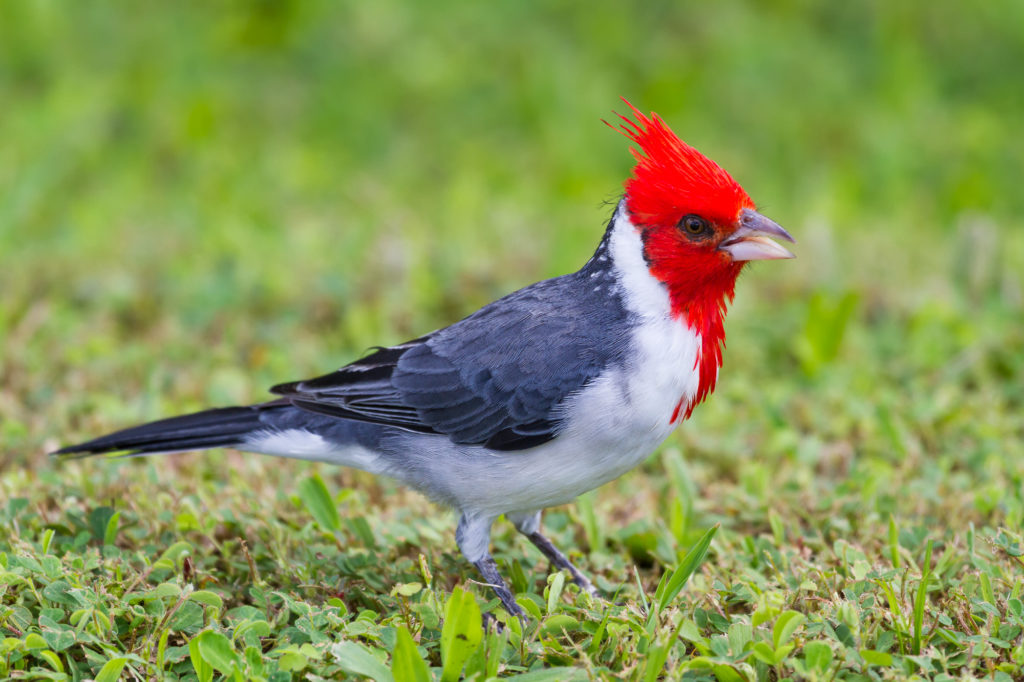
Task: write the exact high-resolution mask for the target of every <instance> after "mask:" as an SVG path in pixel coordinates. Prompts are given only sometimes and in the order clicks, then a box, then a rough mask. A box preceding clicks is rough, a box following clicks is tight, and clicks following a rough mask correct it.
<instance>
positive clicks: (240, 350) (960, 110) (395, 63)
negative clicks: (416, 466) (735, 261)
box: [0, 1, 1024, 681]
mask: <svg viewBox="0 0 1024 682" xmlns="http://www.w3.org/2000/svg"><path fill="white" fill-rule="evenodd" d="M620 5H622V3H611V2H608V3H604V2H599V3H588V4H587V5H585V6H584V5H580V6H579V7H572V6H568V5H566V6H548V5H540V4H533V3H479V4H477V5H468V4H467V5H463V4H461V3H455V2H447V1H446V2H435V3H430V4H427V3H423V4H422V6H420V5H418V4H413V3H408V4H406V3H398V2H375V3H328V2H310V3H287V2H283V3H262V2H239V3H235V4H233V5H231V6H230V7H229V8H225V7H221V8H216V7H214V6H208V5H205V4H198V3H196V4H168V3H149V4H145V3H143V4H142V5H139V6H138V7H137V8H136V10H135V14H134V15H133V16H131V17H127V16H122V15H120V14H119V13H118V12H117V11H116V9H115V8H113V7H110V6H95V5H87V4H84V3H76V4H63V5H59V4H56V3H43V2H39V3H29V2H24V3H11V4H8V5H5V15H6V16H5V20H4V21H3V22H0V101H3V102H4V106H3V113H2V114H0V265H2V267H0V352H2V357H3V361H2V362H0V467H2V472H0V678H15V679H17V678H25V679H28V678H30V679H58V680H63V679H76V680H77V679H88V678H94V679H98V680H114V679H119V678H123V679H166V680H175V679H200V680H209V679H266V680H285V679H344V678H354V679H361V678H370V679H375V680H390V679H395V680H431V679H441V680H455V679H459V678H460V677H465V678H467V679H478V680H482V679H487V678H491V677H510V678H518V679H522V680H547V679H551V680H561V679H635V680H654V679H688V680H711V679H716V680H728V681H731V680H776V679H784V678H790V679H809V680H889V679H935V680H942V679H947V680H951V679H958V680H959V679H994V680H1015V679H1022V674H1021V667H1022V666H1024V634H1022V630H1024V605H1022V604H1024V594H1022V592H1024V587H1022V585H1024V579H1022V576H1024V544H1022V537H1021V523H1022V521H1024V493H1022V490H1024V445H1022V443H1024V417H1022V407H1024V324H1022V319H1024V288H1022V276H1021V275H1020V273H1021V272H1022V271H1024V231H1022V229H1021V228H1022V219H1021V216H1022V215H1024V199H1022V194H1021V192H1020V190H1019V183H1020V177H1021V171H1022V169H1024V141H1022V139H1021V136H1020V135H1019V130H1018V129H1019V121H1020V120H1021V119H1022V116H1024V99H1022V96H1021V89H1020V88H1019V85H1018V83H1017V80H1019V79H1018V78H1017V77H1016V71H1015V69H1016V65H1018V64H1020V63H1024V34H1022V33H1021V31H1020V29H1019V27H1020V26H1022V25H1024V16H1022V11H1024V9H1022V8H1024V6H1022V5H1021V4H1020V3H1012V2H995V3H987V4H985V5H984V6H980V7H970V8H969V7H967V6H966V5H964V6H959V5H955V4H953V3H932V4H929V5H924V4H921V5H920V6H918V7H904V6H897V5H898V4H897V3H894V4H893V5H892V6H891V7H889V6H883V5H882V4H877V5H866V4H865V5H863V6H861V5H858V4H856V3H843V4H839V3H827V4H826V3H822V4H820V6H819V4H818V3H809V2H791V3H783V4H779V5H778V6H776V7H774V8H767V7H762V8H755V7H752V6H747V5H745V4H742V3H733V2H726V3H718V4H715V5H714V6H710V5H709V6H708V7H704V8H699V9H698V8H694V9H685V8H681V7H675V6H673V5H661V4H658V3H654V4H647V5H645V6H644V7H642V8H630V7H626V6H624V5H622V6H620ZM620 95H624V96H627V97H629V98H630V99H631V100H632V101H633V102H634V103H636V104H638V105H639V106H641V108H644V109H648V110H650V109H653V110H657V111H659V112H660V113H662V114H663V115H664V116H665V117H666V118H667V119H668V120H669V121H670V122H671V124H672V126H673V127H674V128H675V129H676V130H677V131H678V132H679V133H680V134H681V135H682V136H683V137H685V138H686V139H687V140H688V141H690V142H691V143H693V144H695V145H696V146H697V147H698V148H700V149H702V150H704V151H706V152H707V153H709V154H710V155H711V156H712V157H714V158H716V159H717V160H719V161H720V162H721V163H722V165H723V166H725V167H726V168H729V169H730V170H731V171H732V172H733V173H734V174H735V175H736V177H737V179H738V180H739V181H740V182H741V183H742V184H743V185H744V187H746V188H747V189H748V190H749V191H750V193H751V194H752V196H754V198H755V199H756V200H758V201H759V202H762V204H763V205H764V206H765V207H766V210H767V212H768V213H769V214H770V215H771V216H772V217H773V218H775V219H777V220H778V221H779V222H780V223H782V224H783V225H785V226H786V227H787V228H788V229H790V231H791V232H792V233H793V234H794V235H795V236H796V237H797V238H798V239H799V240H800V243H799V244H798V245H797V247H796V248H795V249H794V250H795V251H797V253H798V259H797V260H795V261H792V262H787V263H785V264H784V267H780V266H778V264H776V265H775V266H774V267H771V268H768V267H763V268H756V267H755V268H751V270H750V272H748V273H746V274H745V276H744V277H742V278H741V280H740V282H739V294H738V300H737V303H736V305H735V306H734V308H733V310H732V312H731V313H730V316H729V318H728V319H727V322H726V324H727V330H728V338H729V346H728V348H727V349H726V353H725V364H724V367H723V371H722V375H721V378H720V381H719V384H718V389H717V391H716V394H715V395H714V396H713V397H712V399H711V400H710V401H709V402H708V403H707V404H705V405H702V406H701V407H700V408H699V409H697V410H696V411H695V412H694V416H693V418H692V419H691V420H690V421H689V422H687V423H686V424H685V425H684V426H683V427H682V428H681V429H680V430H678V431H677V432H676V434H674V435H673V436H672V438H670V440H669V441H668V442H667V443H666V444H665V446H664V447H663V448H662V449H661V450H660V451H659V452H658V453H656V454H655V455H654V456H652V458H651V459H650V460H649V461H648V462H647V463H645V465H643V466H642V467H641V468H640V469H639V470H637V471H635V472H633V473H631V474H629V475H627V476H625V477H624V478H622V479H620V480H618V481H616V482H614V483H612V484H609V485H608V486H606V487H604V488H602V489H600V490H598V491H595V492H594V493H591V494H589V495H587V496H586V497H584V498H582V499H581V500H580V501H579V502H578V503H577V504H575V505H570V506H567V507H562V508H558V509H554V510H551V511H550V512H549V513H548V514H547V515H546V517H545V527H546V528H547V530H548V531H549V533H550V534H551V536H552V539H553V540H554V541H555V542H556V544H558V545H559V546H561V547H564V548H569V547H574V548H575V550H574V551H573V552H572V554H573V559H574V560H575V561H576V562H577V564H578V565H580V566H581V568H583V569H585V570H586V571H587V572H588V573H589V574H590V575H591V576H593V577H594V579H595V582H596V583H597V585H598V586H599V587H600V588H601V589H602V590H603V591H604V592H605V594H607V595H608V600H607V601H596V600H593V599H591V598H590V597H588V596H587V595H583V594H580V593H579V592H578V590H577V589H576V588H575V586H573V585H572V584H571V583H570V582H568V581H567V580H566V576H564V575H563V574H558V573H554V574H552V573H549V569H548V566H547V564H546V562H545V561H544V560H543V559H542V557H541V556H540V554H539V553H538V552H537V551H535V550H534V549H533V548H532V547H530V546H529V545H528V543H526V542H524V540H523V539H521V538H520V537H517V535H516V533H515V532H514V531H513V530H512V529H511V527H510V526H503V525H501V524H500V523H499V524H498V525H497V526H496V532H495V547H494V549H495V555H496V557H497V558H498V560H499V563H501V564H503V565H502V572H503V574H504V575H506V576H510V577H511V579H512V583H513V587H514V589H515V591H516V592H517V594H518V595H519V601H520V603H521V604H522V605H523V606H524V608H525V609H527V610H528V611H529V613H530V614H531V618H530V619H529V620H528V621H527V622H526V623H524V624H519V623H517V622H513V623H511V624H510V625H509V627H508V628H507V629H506V630H505V631H504V632H501V633H496V632H484V631H483V629H482V628H481V627H480V626H479V623H480V622H481V613H482V612H486V611H490V610H493V609H494V608H495V600H493V599H492V598H491V594H490V592H489V591H488V590H487V589H486V588H485V587H483V586H480V585H478V584H477V583H476V582H475V580H476V574H475V573H474V571H473V570H472V567H470V566H469V565H468V564H466V563H465V562H463V561H462V560H461V559H460V558H459V556H458V553H457V550H456V548H455V544H454V538H453V519H452V518H451V516H450V515H449V514H448V513H446V512H444V511H443V510H439V509H437V508H435V507H433V506H431V505H430V504H429V503H427V502H426V501H425V500H423V499H422V498H420V497H419V496H417V495H415V494H413V493H409V492H407V491H404V490H402V489H401V488H398V487H397V486H395V485H393V484H391V483H389V482H387V481H383V480H378V479H375V478H373V477H371V476H368V475H365V474H362V473H359V472H353V471H347V470H340V469H336V468H331V467H326V466H317V465H311V464H308V463H300V462H286V461H281V460H272V459H266V458H260V457H258V456H254V455H243V454H239V453H236V452H232V451H219V452H213V453H207V454H191V455H176V456H170V457H159V458H150V459H136V460H114V461H109V460H108V461H104V460H89V461H84V462H75V463H70V464H67V465H63V466H59V467H58V466H56V465H55V464H54V463H52V462H51V461H49V459H48V458H47V457H46V455H45V453H46V452H47V451H49V450H52V449H54V448H55V447H57V446H58V445H60V444H62V443H67V442H72V441H75V440H80V439H83V438H86V437H89V436H92V435H96V434H100V433H103V432H106V431H108V430H110V429H113V428H117V427H121V426H126V425H129V424H132V423H137V422H141V421H145V420H149V419H154V418H158V417H160V416H165V415H170V414H178V413H181V412H184V411H187V410H192V409H199V408H201V407H204V406H208V405H217V404H232V403H239V402H245V401H254V400H259V399H261V398H262V397H263V396H264V395H265V393H264V391H265V388H266V387H268V386H270V385H272V384H273V383H275V382H277V381H281V380H285V379H290V378H295V377H300V376H312V375H313V374H315V373H318V372H322V371H325V370H328V369H330V368H332V367H333V366H336V365H341V364H342V363H344V362H347V361H349V360H351V359H353V358H355V357H357V356H358V355H359V354H360V353H362V352H364V351H365V349H366V348H368V347H369V346H371V345H374V344H386V343H392V342H398V341H401V340H403V339H405V338H409V337H411V336H412V335H415V334H417V333H420V332H422V331H424V330H427V329H432V328H436V327H438V326H440V325H442V324H445V323H448V322H450V321H452V320H455V319H457V318H458V317H460V316H462V315H464V314H466V313H468V312H470V311H472V310H474V309H476V308H477V307H478V306H479V305H481V304H483V303H486V302H487V301H489V300H492V299H493V298H495V297H497V296H499V295H501V294H503V293H505V292H507V291H510V290H512V289H513V288H516V287H518V286H521V285H523V284H525V283H528V282H531V281H534V280H536V279H538V278H541V277H544V276H549V275H554V274H558V273H561V272H566V271H568V270H571V269H574V268H576V267H578V266H579V265H580V264H581V263H582V262H583V261H584V260H585V259H586V258H587V257H588V256H589V254H590V253H591V251H592V249H593V246H594V245H595V244H596V242H597V240H598V239H599V237H600V234H601V229H602V221H604V220H605V219H606V218H607V215H608V213H609V211H610V206H608V205H606V204H604V203H602V201H604V200H614V198H615V197H616V193H617V191H618V188H619V183H620V182H621V180H622V179H623V177H624V176H625V173H626V172H627V171H628V168H629V165H630V159H629V157H628V155H627V153H626V151H625V145H624V141H623V140H622V139H621V137H619V136H617V135H615V134H614V133H612V132H611V131H609V130H607V129H605V128H604V126H603V125H602V124H601V123H600V118H601V117H608V116H609V115H610V110H611V109H613V108H615V107H616V106H618V104H617V99H616V98H617V97H618V96H620ZM701 559H703V560H702V561H701Z"/></svg>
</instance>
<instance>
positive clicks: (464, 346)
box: [271, 271, 629, 450]
mask: <svg viewBox="0 0 1024 682" xmlns="http://www.w3.org/2000/svg"><path fill="white" fill-rule="evenodd" d="M602 274H603V273H602ZM592 283H593V279H592V278H591V277H590V276H589V275H588V274H587V273H586V271H581V272H580V273H575V274H573V275H566V276H564V277H559V278H556V279H553V280H547V281H545V282H540V283H538V284H535V285H533V286H532V287H527V288H526V289H523V290H520V291H518V292H515V293H514V294H510V295H509V296H506V297H505V298H504V299H501V300H500V301H497V302H495V303H492V304H491V305H489V306H486V307H484V308H482V309H480V310H479V311H477V312H476V313H474V314H473V315H471V316H469V317H467V318H466V319H464V320H462V321H460V322H457V323H455V324H453V325H452V326H450V327H447V328H445V329H441V330H439V331H436V332H434V333H432V334H429V335H427V336H424V337H421V338H418V339H414V340H413V341H409V342H407V343H403V344H401V345H398V346H393V347H388V348H378V349H376V350H375V352H373V353H371V354H369V355H367V356H366V357H363V358H360V359H359V360H356V361H355V362H353V363H352V364H350V365H347V366H345V367H342V368H341V369H339V370H337V371H336V372H332V373H330V374H326V375H324V376H321V377H317V378H314V379H309V380H306V381H298V382H293V383H289V384H281V385H279V386H275V387H274V388H273V389H271V390H272V391H273V392H274V393H278V394H280V395H282V396H283V397H284V399H285V400H287V401H289V402H290V403H291V404H293V405H295V406H296V407H299V408H302V409H305V410H309V411H311V412H317V413H319V414H327V415H332V416H336V417H341V418H344V419H356V420H360V421H366V422H372V423H376V424H383V425H387V426H393V427H397V428H401V429H406V430H410V431H416V432H420V433H436V434H443V435H446V436H448V438H450V439H451V440H452V441H453V442H455V443H459V444H472V445H484V446H486V447H489V448H491V449H494V450H520V449H525V448H530V447H535V446H537V445H540V444H542V443H545V442H547V441H549V440H551V439H552V438H554V437H555V435H557V433H558V430H559V427H560V415H559V414H558V406H559V405H560V404H562V402H563V401H564V400H565V399H566V397H568V396H569V395H571V394H572V393H574V392H575V391H578V390H579V389H581V388H582V387H583V386H585V385H586V384H587V383H588V382H590V381H592V380H593V379H594V378H596V377H597V376H598V375H599V374H600V373H601V372H602V371H604V370H605V369H607V367H608V366H609V364H611V363H615V362H621V361H622V358H623V357H624V354H625V347H626V343H627V339H628V336H629V335H628V334H627V333H625V331H626V329H627V323H626V316H625V311H624V308H623V306H622V302H621V300H620V299H619V298H618V297H617V296H614V295H613V296H609V295H607V294H605V295H604V296H598V295H596V294H592V293H591V292H592V290H593V287H592V286H591V284H592Z"/></svg>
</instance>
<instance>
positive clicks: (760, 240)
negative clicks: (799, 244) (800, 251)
mask: <svg viewBox="0 0 1024 682" xmlns="http://www.w3.org/2000/svg"><path fill="white" fill-rule="evenodd" d="M772 237H776V238H778V239H785V240H786V241H787V242H792V243H794V244H795V243H796V240H795V239H793V237H791V236H790V234H789V232H786V230H784V229H783V228H782V226H781V225H778V224H777V223H775V222H774V221H771V220H769V219H768V218H765V217H764V216H763V215H761V214H760V213H758V212H757V211H754V210H752V209H749V208H745V209H743V210H742V211H741V212H740V226H739V229H737V230H736V231H735V232H733V233H732V234H731V235H729V237H728V238H727V239H726V240H725V241H723V242H722V243H721V244H719V246H718V248H719V249H720V250H722V251H725V252H726V253H728V254H729V255H730V256H732V259H733V260H734V261H745V260H774V259H777V258H796V256H794V255H793V254H792V253H790V251H789V249H787V248H785V247H783V246H780V245H779V244H777V243H776V242H773V241H772V240H771V238H772Z"/></svg>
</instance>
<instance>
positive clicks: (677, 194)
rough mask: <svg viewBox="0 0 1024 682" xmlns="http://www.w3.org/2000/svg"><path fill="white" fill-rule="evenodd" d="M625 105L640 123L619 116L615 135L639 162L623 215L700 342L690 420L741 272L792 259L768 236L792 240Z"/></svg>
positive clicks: (654, 118) (661, 125)
mask: <svg viewBox="0 0 1024 682" xmlns="http://www.w3.org/2000/svg"><path fill="white" fill-rule="evenodd" d="M623 101H625V100H623ZM626 106H628V107H629V108H630V111H632V113H633V116H634V117H635V118H636V120H635V121H633V120H631V119H630V118H627V117H626V116H620V117H619V118H621V119H622V121H623V125H622V126H621V128H617V130H620V132H622V133H623V134H624V135H626V137H628V138H630V139H631V140H633V142H635V143H636V144H637V145H638V146H639V147H640V148H639V150H638V149H633V150H632V152H633V156H635V157H636V160H637V164H636V166H635V167H634V168H633V175H632V176H631V177H630V178H629V179H628V180H626V196H625V204H626V210H627V211H628V212H629V217H630V220H631V222H632V223H633V225H635V226H636V228H637V230H639V231H640V234H641V238H642V240H643V244H644V257H645V259H646V261H647V263H648V267H649V268H650V272H651V274H652V275H653V276H654V277H655V278H657V279H658V280H659V281H661V282H662V283H663V284H664V285H665V287H666V288H667V289H668V294H669V300H670V302H671V306H672V314H673V315H674V316H676V317H680V318H682V319H683V320H685V322H686V323H688V324H689V325H690V327H691V328H693V329H694V331H696V332H698V333H700V334H701V338H702V353H701V357H700V358H699V359H698V362H699V365H700V374H701V377H700V379H701V381H700V390H699V391H698V395H697V398H696V399H695V400H694V401H693V403H692V404H691V405H689V406H688V410H687V416H688V415H689V410H692V409H693V407H694V406H695V405H696V404H697V403H699V402H700V401H701V400H703V399H704V397H706V395H707V394H708V393H710V392H711V390H712V389H713V388H714V383H715V377H717V374H718V368H719V367H720V366H721V361H722V351H721V344H722V343H723V342H724V330H723V327H722V316H723V315H724V314H725V307H726V304H727V303H728V302H729V301H731V300H732V297H733V291H734V288H735V284H736V277H737V276H738V275H739V273H740V270H741V269H742V268H743V265H744V264H745V263H746V261H748V260H760V259H772V258H792V257H793V254H791V253H790V252H789V251H787V250H786V249H785V248H783V247H781V246H779V245H778V244H776V243H775V242H774V241H772V240H771V239H770V237H778V238H781V239H786V240H788V241H793V238H792V237H790V236H789V233H787V232H786V231H785V230H784V229H782V228H781V227H779V226H778V225H776V224H775V223H774V222H772V221H771V220H768V219H767V218H765V217H764V216H762V215H760V214H759V213H757V212H756V211H755V210H754V202H753V200H751V198H750V197H749V196H748V195H747V193H746V192H745V191H743V188H742V187H740V186H739V183H737V182H736V181H735V180H733V179H732V176H730V175H729V174H728V173H726V172H725V171H724V170H723V169H722V168H721V167H720V166H719V165H718V164H716V163H715V162H714V161H712V160H711V159H709V158H707V157H706V156H704V155H703V154H701V153H700V152H698V151H697V150H696V149H694V148H693V147H691V146H689V145H688V144H686V143H685V142H683V141H682V140H680V139H679V138H678V137H677V136H676V134H675V133H673V132H672V130H671V129H670V128H669V127H668V126H667V125H666V124H665V122H664V121H663V120H662V119H661V118H660V117H659V116H658V115H657V114H652V115H651V117H650V118H648V117H647V116H644V115H643V114H642V113H640V111H638V110H637V109H636V107H634V106H633V105H632V104H630V103H629V102H626ZM612 127H614V126H612Z"/></svg>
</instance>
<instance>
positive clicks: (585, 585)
mask: <svg viewBox="0 0 1024 682" xmlns="http://www.w3.org/2000/svg"><path fill="white" fill-rule="evenodd" d="M508 518H509V520H510V521H511V522H512V523H513V524H515V527H516V529H517V530H518V531H519V532H520V533H522V534H523V535H525V536H526V537H527V538H528V539H529V540H530V542H532V543H533V545H534V547H536V548H537V549H539V550H540V551H541V553H543V554H544V556H546V557H547V558H548V561H550V562H551V563H552V564H553V565H554V566H555V568H558V569H560V570H566V571H569V575H571V576H572V581H573V582H574V583H576V584H577V585H579V586H580V589H581V590H586V591H587V592H589V593H590V594H591V595H592V596H595V597H597V596H598V593H597V588H596V587H594V584H593V583H592V582H590V580H588V579H587V576H585V575H583V574H582V573H580V572H579V570H578V569H577V568H576V567H575V566H573V565H572V562H571V561H569V558H568V557H567V556H565V555H564V554H562V553H561V552H560V551H559V550H558V548H557V547H555V546H554V545H553V544H551V540H548V539H547V538H546V537H545V536H544V535H543V534H542V533H541V532H540V512H535V513H533V514H524V515H518V514H509V515H508Z"/></svg>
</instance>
